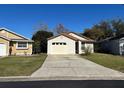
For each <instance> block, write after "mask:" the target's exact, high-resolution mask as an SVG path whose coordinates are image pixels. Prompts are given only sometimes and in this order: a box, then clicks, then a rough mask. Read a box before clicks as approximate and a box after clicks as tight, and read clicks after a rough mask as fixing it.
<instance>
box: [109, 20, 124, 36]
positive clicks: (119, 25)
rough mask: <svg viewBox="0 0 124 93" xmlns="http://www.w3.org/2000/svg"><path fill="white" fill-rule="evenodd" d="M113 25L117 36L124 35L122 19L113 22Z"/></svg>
mask: <svg viewBox="0 0 124 93" xmlns="http://www.w3.org/2000/svg"><path fill="white" fill-rule="evenodd" d="M111 23H112V26H113V30H114V32H115V33H116V35H120V34H123V33H124V21H123V20H122V19H115V20H112V21H111Z"/></svg>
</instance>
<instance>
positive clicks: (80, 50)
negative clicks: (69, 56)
mask: <svg viewBox="0 0 124 93" xmlns="http://www.w3.org/2000/svg"><path fill="white" fill-rule="evenodd" d="M78 43H79V54H82V49H81V47H82V44H81V41H78Z"/></svg>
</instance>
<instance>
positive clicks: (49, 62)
mask: <svg viewBox="0 0 124 93" xmlns="http://www.w3.org/2000/svg"><path fill="white" fill-rule="evenodd" d="M123 76H124V74H123V73H121V72H119V71H115V70H112V69H110V68H106V67H103V66H101V65H98V64H96V63H94V62H92V61H89V60H86V59H84V58H82V57H80V56H79V55H48V57H47V58H46V60H45V62H44V63H43V65H42V67H41V68H39V69H38V70H37V71H36V72H34V73H33V74H32V75H31V77H41V78H83V77H85V78H91V77H101V78H106V77H110V78H112V77H121V78H122V77H123Z"/></svg>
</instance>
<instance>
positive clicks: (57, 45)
mask: <svg viewBox="0 0 124 93" xmlns="http://www.w3.org/2000/svg"><path fill="white" fill-rule="evenodd" d="M51 47H52V48H51V54H68V45H67V43H66V42H53V43H52V46H51Z"/></svg>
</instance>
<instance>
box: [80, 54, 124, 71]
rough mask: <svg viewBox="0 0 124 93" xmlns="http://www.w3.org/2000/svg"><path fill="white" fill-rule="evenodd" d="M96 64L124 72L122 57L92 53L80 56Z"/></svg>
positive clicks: (123, 59) (123, 58)
mask: <svg viewBox="0 0 124 93" xmlns="http://www.w3.org/2000/svg"><path fill="white" fill-rule="evenodd" d="M82 57H84V58H86V59H88V60H91V61H93V62H95V63H97V64H100V65H103V66H105V67H108V68H111V69H115V70H118V71H121V72H124V57H123V56H116V55H111V54H102V53H94V54H91V55H88V56H82Z"/></svg>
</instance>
